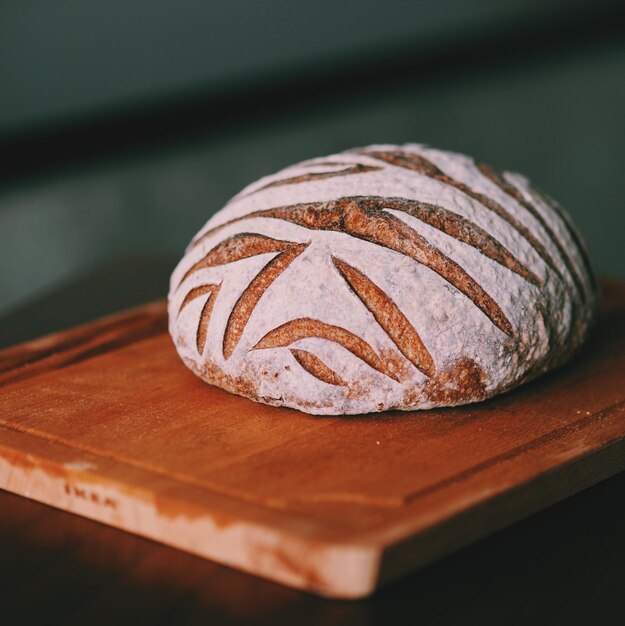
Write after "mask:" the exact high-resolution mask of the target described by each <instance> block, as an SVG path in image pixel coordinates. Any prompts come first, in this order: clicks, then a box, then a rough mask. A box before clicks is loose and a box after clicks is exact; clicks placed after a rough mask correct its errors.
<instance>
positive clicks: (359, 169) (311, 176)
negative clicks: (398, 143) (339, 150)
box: [239, 161, 381, 198]
mask: <svg viewBox="0 0 625 626" xmlns="http://www.w3.org/2000/svg"><path fill="white" fill-rule="evenodd" d="M311 165H314V166H316V167H319V166H327V167H332V166H342V167H343V168H344V169H342V170H333V171H329V172H310V173H307V174H299V175H298V176H292V177H291V178H282V179H280V180H274V181H273V182H271V183H267V184H266V185H263V186H262V187H258V189H254V190H253V191H251V192H250V193H249V194H243V195H241V196H239V198H242V197H244V196H251V195H252V194H254V193H258V192H259V191H263V190H264V189H271V188H272V187H283V186H284V185H296V184H297V183H309V182H311V181H314V180H324V179H326V178H336V177H337V176H351V175H352V174H364V173H365V172H374V171H376V170H379V169H381V168H380V167H377V166H376V165H363V164H362V163H341V162H337V161H335V162H330V163H326V162H321V163H319V162H317V163H313V164H311Z"/></svg>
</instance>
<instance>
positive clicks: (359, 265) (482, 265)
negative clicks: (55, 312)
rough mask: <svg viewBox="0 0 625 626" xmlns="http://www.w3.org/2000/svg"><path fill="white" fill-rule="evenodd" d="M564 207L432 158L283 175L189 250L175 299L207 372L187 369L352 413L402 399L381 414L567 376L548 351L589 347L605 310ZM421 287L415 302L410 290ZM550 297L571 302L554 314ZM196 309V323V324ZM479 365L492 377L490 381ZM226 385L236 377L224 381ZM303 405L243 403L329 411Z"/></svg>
mask: <svg viewBox="0 0 625 626" xmlns="http://www.w3.org/2000/svg"><path fill="white" fill-rule="evenodd" d="M300 189H301V190H302V192H301V193H300V192H299V190H300ZM359 192H360V193H359ZM458 192H460V193H458ZM551 202H552V201H550V200H549V199H546V198H544V197H542V196H541V195H539V194H538V192H535V190H534V189H532V188H531V187H529V185H528V184H527V182H526V181H525V179H523V178H522V177H519V176H515V175H511V174H506V175H505V177H504V175H500V174H498V173H497V172H495V171H493V170H492V169H491V168H489V167H488V166H486V165H482V164H476V163H475V162H474V161H472V160H470V159H467V158H466V157H463V156H462V155H453V154H451V153H443V152H440V151H434V150H428V149H424V148H423V147H421V146H372V147H369V148H364V149H357V150H350V151H347V152H345V153H342V154H340V155H335V156H332V157H327V158H324V159H313V160H311V161H307V162H305V163H301V164H299V165H296V166H293V167H292V168H287V169H286V170H285V171H284V172H282V173H279V174H276V175H274V176H272V177H269V178H268V179H263V180H261V181H259V183H257V184H254V185H251V186H249V187H248V188H246V189H245V190H243V191H242V192H241V193H240V194H238V195H237V196H235V197H234V198H233V199H232V200H231V201H230V202H229V203H228V205H227V206H226V208H225V209H224V210H223V212H222V214H223V217H221V216H217V217H216V218H214V219H212V220H210V222H209V224H208V225H207V227H206V228H205V229H203V230H201V231H200V232H199V233H198V235H197V236H196V237H195V238H194V239H193V240H192V242H191V244H190V245H189V247H188V248H187V256H186V257H185V260H184V261H183V263H181V265H180V268H179V270H177V272H176V274H175V277H176V278H175V281H174V280H173V279H172V292H171V294H170V298H175V301H176V303H177V304H176V306H177V307H178V312H177V318H180V317H182V316H181V313H182V312H183V310H185V313H184V316H186V317H185V318H184V319H185V321H183V322H182V323H183V324H184V327H185V328H187V327H188V324H189V323H195V324H197V326H195V328H196V333H195V334H196V342H195V343H196V346H195V347H196V349H197V350H196V352H197V355H198V356H199V357H200V359H199V361H198V358H197V357H196V356H192V355H190V354H188V352H185V354H186V355H187V356H186V357H185V360H186V361H187V363H188V364H189V365H190V367H192V368H194V369H195V370H196V371H197V372H198V373H199V375H200V376H202V377H203V378H206V379H207V380H211V381H212V380H218V381H231V382H228V383H227V385H229V387H227V388H233V389H235V390H236V389H239V387H237V385H240V384H243V383H245V384H246V385H247V384H248V383H250V382H251V384H252V388H258V385H261V382H259V381H261V380H262V381H264V382H262V386H263V389H265V388H267V385H269V386H270V387H271V388H272V389H280V385H281V381H282V380H283V379H285V380H292V379H291V377H292V376H294V375H295V374H294V373H295V372H297V371H299V372H300V373H299V374H298V375H299V376H300V377H301V376H303V375H304V373H305V375H304V378H306V377H307V376H308V375H310V377H312V378H311V379H310V380H314V381H315V383H314V384H321V385H327V386H328V388H330V387H331V388H333V389H334V390H335V391H333V392H331V391H328V394H331V393H334V394H339V393H344V394H345V395H344V396H342V397H341V398H342V399H341V402H345V403H346V404H345V406H349V407H351V406H356V404H357V399H358V398H359V397H369V396H370V395H371V391H372V390H373V392H374V393H373V395H375V391H376V390H375V388H376V387H380V389H386V390H387V391H386V392H384V393H387V394H389V396H388V397H390V396H391V395H393V397H394V398H395V399H394V400H393V403H392V405H390V404H388V403H389V402H390V400H387V399H384V400H383V401H382V402H376V403H373V400H371V404H369V405H366V406H369V410H380V408H379V407H381V406H384V407H387V408H388V407H389V406H395V407H399V408H402V407H409V406H415V405H418V404H419V403H425V404H426V405H428V406H433V405H441V404H442V405H447V404H457V403H461V402H462V401H463V399H464V400H465V401H470V399H471V398H473V399H474V400H476V399H480V398H483V397H486V396H487V395H488V393H490V392H488V391H487V388H488V386H489V385H491V384H493V383H492V381H493V380H496V379H497V377H499V379H500V380H501V381H509V380H513V379H514V378H515V377H516V380H528V379H530V378H531V377H533V376H535V375H537V373H539V372H541V371H545V370H547V369H549V368H550V367H552V366H553V365H552V364H553V363H557V362H558V357H554V356H553V355H552V354H551V353H550V350H551V352H553V351H554V350H555V349H556V348H555V347H556V346H563V345H565V343H566V342H567V341H568V342H569V344H570V346H569V347H567V348H566V349H562V350H561V354H562V355H563V356H561V357H560V358H565V356H566V355H567V354H570V352H571V351H572V350H573V348H574V347H575V346H576V345H579V343H580V342H581V340H582V338H583V336H584V334H585V332H586V329H587V327H588V323H589V321H590V318H591V315H592V310H593V307H594V304H595V302H596V300H595V294H594V290H593V287H592V285H593V283H592V280H593V272H592V268H591V266H590V261H589V260H588V257H587V253H586V250H585V248H584V245H583V242H582V241H581V239H580V238H579V235H578V234H577V233H576V231H575V228H574V226H573V225H572V224H571V222H570V219H569V218H568V216H567V215H566V213H564V211H563V210H562V209H559V208H558V209H556V208H554V206H553V205H552V204H551ZM239 224H241V228H240V229H238V230H244V231H245V232H236V230H237V229H236V226H237V225H239ZM280 224H283V225H284V226H280ZM233 232H234V234H232V233H233ZM324 233H328V234H327V235H325V234H324ZM336 235H340V236H345V237H346V239H341V238H340V237H339V238H337V237H336ZM359 242H360V243H359ZM370 246H373V247H370ZM376 250H380V252H376ZM265 254H266V255H270V258H269V259H268V260H266V261H263V263H262V264H261V265H249V263H252V259H255V258H257V257H259V256H261V255H265ZM394 254H395V255H399V256H398V257H396V259H393V255H394ZM389 255H390V256H389ZM369 257H371V258H372V259H373V260H374V264H373V267H371V266H370V264H369V262H368V259H369ZM187 259H188V260H187ZM381 259H384V264H385V265H384V266H381V265H380V262H381ZM580 260H581V261H580ZM237 262H241V264H240V265H239V264H237V265H236V266H234V265H232V264H234V263H237ZM223 266H228V268H229V269H228V270H227V271H226V270H223V271H221V272H220V271H217V274H214V273H213V270H214V268H220V267H223ZM411 267H414V269H410V268H411ZM394 268H398V269H401V272H403V273H402V274H401V276H402V278H401V279H400V278H399V275H398V278H397V280H395V279H394V278H393V272H394V271H395V269H394ZM419 268H427V270H429V272H428V271H426V272H423V271H419V272H418V273H416V272H417V270H419ZM287 270H288V272H287ZM204 271H207V272H208V274H206V275H205V274H204V273H203V272H204ZM409 272H415V273H414V274H410V273H409ZM317 274H318V275H319V280H320V281H321V283H320V282H318V281H317V279H316V278H315V276H316V275H317ZM205 276H208V277H209V278H210V277H211V276H217V278H216V279H214V278H210V280H209V281H208V282H207V281H206V279H205V278H204V277H205ZM243 276H245V278H243ZM309 277H310V278H312V279H313V280H312V281H311V286H310V288H309V287H308V280H309ZM201 280H203V281H204V282H205V283H206V284H204V283H202V284H200V285H199V286H197V285H198V281H201ZM406 280H408V281H409V283H403V282H402V281H406ZM410 281H415V285H419V289H418V290H416V291H414V292H406V291H405V288H404V286H403V285H404V284H405V285H406V286H407V285H408V284H410ZM508 283H509V285H510V288H509V289H508V288H507V285H508ZM187 285H188V287H187ZM438 285H440V287H439V286H438ZM222 286H223V287H222ZM220 288H221V291H222V295H219V294H220ZM402 290H403V291H402ZM178 292H180V293H179V295H178ZM185 292H186V293H185ZM339 292H340V294H339ZM547 293H548V294H554V293H558V294H560V296H558V297H562V298H564V299H563V300H562V302H561V303H560V304H559V305H558V306H556V307H555V308H554V306H553V304H548V303H547V301H546V300H545V298H546V297H547V296H546V295H545V294H547ZM276 294H281V295H280V296H276ZM390 294H392V297H391V295H390ZM409 294H410V295H409ZM201 296H204V297H206V301H205V302H204V303H203V307H202V310H201V311H200V313H199V315H198V309H197V308H194V309H193V310H192V312H188V313H187V312H186V311H187V310H188V311H191V309H187V307H188V305H189V304H190V303H191V302H193V301H194V300H196V299H198V298H200V297H201ZM548 297H549V298H553V297H555V296H553V295H549V296H548ZM280 298H282V300H280ZM327 298H330V301H328V307H329V308H326V307H325V305H324V301H325V300H326V299H327ZM350 298H355V299H354V300H352V301H350ZM407 298H408V299H407ZM410 298H412V301H411V300H410ZM333 299H336V300H337V302H338V301H340V302H341V304H340V308H338V309H337V308H336V306H334V304H333V302H332V300H333ZM306 302H308V305H306V304H305V303H306ZM419 302H422V303H423V304H419ZM430 302H431V304H430ZM443 302H445V303H446V304H445V305H443V304H442V303H443ZM261 303H262V304H261ZM439 303H440V304H439ZM450 306H451V307H452V308H453V309H455V308H457V309H458V311H455V310H451V309H446V308H445V307H450ZM257 309H258V313H257V314H256V315H254V312H255V311H257ZM214 311H218V313H215V312H214ZM309 311H310V312H309ZM211 315H213V316H215V315H217V317H216V318H215V323H214V324H213V323H212V322H211ZM554 316H555V317H554ZM285 320H286V321H285ZM452 320H453V322H452ZM465 320H466V321H465ZM554 320H555V321H554ZM463 324H467V326H466V330H463V328H464V326H463ZM528 324H529V326H528ZM259 326H260V327H261V329H262V330H261V329H259V328H258V327H259ZM530 327H531V328H530ZM528 328H530V330H529V331H528ZM211 329H214V330H211ZM248 329H249V330H248ZM172 332H174V331H172ZM176 332H178V334H179V336H181V335H180V331H176ZM185 333H187V336H188V335H189V334H190V330H189V332H187V331H185ZM210 333H215V334H214V335H210ZM532 333H534V334H532ZM209 335H210V336H211V337H212V339H211V342H210V347H209V343H208V340H207V337H209ZM259 336H260V339H259ZM316 340H321V343H319V342H318V341H316ZM297 342H302V343H301V344H300V343H297ZM178 345H179V351H180V350H184V351H186V348H185V347H184V346H186V345H188V344H187V343H179V344H178ZM239 347H240V349H239ZM283 348H284V349H286V350H277V349H283ZM515 349H517V350H519V355H518V358H517V356H516V355H515V354H514V350H515ZM342 350H346V351H347V352H348V353H350V355H353V357H356V358H355V359H353V358H352V356H346V354H347V353H346V352H342ZM467 350H468V351H467ZM484 350H488V351H489V354H490V356H489V357H488V358H490V359H493V363H497V364H496V365H492V366H489V367H490V369H488V370H485V369H484V367H483V364H484V362H483V361H482V360H481V359H482V357H481V353H482V351H484ZM262 351H265V352H264V353H263V352H262ZM447 351H450V352H447ZM261 353H263V356H262V357H261V356H260V355H261ZM285 353H286V354H289V355H290V357H292V359H294V361H293V360H291V361H286V363H285V362H284V358H285V357H284V356H280V355H281V354H282V355H284V354H285ZM253 355H258V357H255V356H253ZM222 357H223V358H222ZM290 357H289V358H290ZM523 359H527V360H526V361H524V360H523ZM294 362H295V363H297V364H298V366H299V368H295V369H294V370H293V373H291V366H292V365H293V363H294ZM203 363H205V364H206V365H205V366H204V365H202V364H203ZM260 363H264V364H265V366H264V367H263V368H262V369H258V368H259V367H260V366H258V365H257V364H260ZM278 363H283V364H284V372H287V373H284V372H283V373H280V371H279V370H276V369H275V367H276V366H277V364H278ZM459 363H470V364H472V365H471V368H469V369H467V368H466V367H459V366H458V364H459ZM287 365H288V366H287ZM300 368H301V369H300ZM367 368H369V369H367ZM515 368H516V369H515ZM257 369H258V371H256V370H257ZM219 370H223V371H224V372H226V371H227V372H229V374H228V376H230V378H228V377H226V378H223V377H222V378H218V379H215V377H214V374H213V373H212V372H218V371H219ZM517 370H518V371H522V372H523V374H522V375H521V374H518V373H517ZM499 371H501V372H502V373H501V374H499V373H498V372H499ZM253 372H256V374H255V375H254V374H253ZM270 372H273V374H270ZM368 372H369V373H368ZM380 374H382V375H383V377H380ZM415 376H417V378H415ZM418 376H421V378H418ZM506 377H507V378H506ZM239 380H240V381H243V382H241V383H239V382H236V381H239ZM269 380H271V384H269ZM293 380H295V379H293ZM383 380H386V381H388V382H387V383H383V382H382V381H383ZM410 381H412V383H410ZM424 381H425V382H424ZM476 381H477V382H476ZM478 383H479V384H478ZM217 384H220V385H221V386H224V384H222V383H221V382H217ZM289 384H291V383H289ZM306 384H308V385H310V384H312V383H306ZM410 384H413V385H414V384H417V386H416V387H414V386H413V387H410ZM501 384H505V385H508V384H509V382H502V383H501ZM389 385H390V387H389ZM393 385H397V386H401V388H402V389H403V391H399V389H398V388H394V387H393ZM245 389H249V387H245ZM341 389H346V391H340V390H341ZM393 389H397V391H393ZM290 393H291V395H288V394H287V395H286V396H284V397H283V395H282V393H281V392H279V391H271V392H268V393H266V392H264V391H263V392H260V391H258V392H255V393H252V392H251V391H246V392H245V394H246V395H250V394H251V395H250V397H253V398H254V399H262V401H267V402H269V401H270V400H271V402H270V403H278V404H282V403H285V404H290V405H291V406H297V407H298V408H302V407H303V408H304V410H308V408H310V407H312V406H316V407H317V409H319V410H320V409H321V407H322V406H323V408H328V407H330V408H332V407H333V406H334V405H332V404H331V403H330V404H328V401H325V402H323V403H322V402H320V403H319V404H316V405H314V404H310V403H309V404H307V405H303V404H301V403H300V402H299V401H297V400H293V398H294V397H295V398H296V397H297V394H296V395H295V396H293V395H292V393H293V392H292V391H291V392H290ZM402 393H403V395H401V394H402ZM373 395H371V398H373ZM335 397H338V396H335ZM428 398H429V400H428ZM274 399H275V400H274ZM428 402H429V403H430V404H427V403H428ZM362 406H365V405H362ZM307 407H308V408H307ZM334 408H336V410H337V412H338V411H339V409H338V408H337V407H334ZM317 409H316V410H315V411H311V412H317ZM344 410H346V411H347V412H354V411H353V410H352V409H351V408H348V409H344ZM332 412H333V411H332Z"/></svg>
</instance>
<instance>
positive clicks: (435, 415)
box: [0, 281, 625, 598]
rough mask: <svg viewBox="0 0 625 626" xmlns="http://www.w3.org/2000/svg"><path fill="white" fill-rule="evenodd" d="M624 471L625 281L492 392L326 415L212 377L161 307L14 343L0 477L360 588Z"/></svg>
mask: <svg viewBox="0 0 625 626" xmlns="http://www.w3.org/2000/svg"><path fill="white" fill-rule="evenodd" d="M623 469H625V284H624V283H619V282H616V281H604V282H603V305H602V309H601V314H600V317H599V323H598V324H597V326H596V328H595V330H594V333H593V335H592V337H591V340H590V341H589V343H588V345H587V347H586V348H585V350H584V352H583V353H582V354H580V355H579V356H578V357H577V358H576V360H575V361H574V362H573V363H571V364H570V365H569V366H567V367H565V368H563V369H561V370H559V371H557V372H555V373H553V374H550V375H548V376H546V377H544V378H542V379H540V380H538V381H535V382H534V383H531V384H529V385H527V386H525V387H523V388H521V389H519V390H517V391H515V392H512V393H508V394H506V395H504V396H501V397H499V398H495V399H493V400H491V401H488V402H484V403H481V404H477V405H473V406H468V407H463V408H457V409H443V410H436V411H424V412H413V413H400V412H397V413H388V414H376V415H365V416H359V417H347V418H345V417H344V418H337V417H321V418H320V417H312V416H309V415H305V414H303V413H299V412H297V411H293V410H290V409H277V408H272V407H268V406H264V405H260V404H255V403H253V402H251V401H249V400H245V399H243V398H239V397H235V396H233V395H230V394H228V393H226V392H223V391H220V390H218V389H215V388H213V387H210V386H208V385H206V384H204V383H203V382H201V381H200V380H199V379H197V378H196V377H195V376H194V375H193V374H191V373H190V372H188V371H187V370H186V368H185V367H184V366H183V365H182V363H181V362H180V361H179V359H178V357H177V355H176V353H175V351H174V348H173V346H172V344H171V342H170V340H169V337H168V335H167V332H166V314H165V306H164V304H163V303H156V304H151V305H147V306H144V307H142V308H139V309H135V310H133V311H130V312H127V313H122V314H120V315H117V316H113V317H109V318H106V319H103V320H99V321H97V322H94V323H92V324H89V325H87V326H83V327H81V328H77V329H74V330H70V331H68V332H64V333H59V334H56V335H52V336H50V337H46V338H44V339H40V340H37V341H33V342H30V343H27V344H24V345H21V346H18V347H15V348H11V349H9V350H5V351H4V352H0V487H3V488H5V489H8V490H9V491H13V492H15V493H18V494H22V495H24V496H27V497H29V498H34V499H36V500H39V501H41V502H45V503H47V504H51V505H53V506H56V507H59V508H62V509H65V510H68V511H72V512H74V513H78V514H80V515H84V516H86V517H90V518H92V519H96V520H100V521H102V522H104V523H107V524H111V525H113V526H117V527H119V528H123V529H125V530H128V531H130V532H133V533H137V534H140V535H144V536H146V537H151V538H153V539H156V540H158V541H162V542H164V543H167V544H169V545H172V546H177V547H179V548H181V549H183V550H187V551H189V552H193V553H195V554H198V555H201V556H204V557H208V558H211V559H215V560H217V561H220V562H222V563H225V564H228V565H231V566H233V567H237V568H240V569H243V570H246V571H248V572H251V573H254V574H258V575H260V576H265V577H267V578H270V579H273V580H276V581H279V582H281V583H285V584H287V585H291V586H293V587H299V588H301V589H306V590H309V591H313V592H316V593H320V594H324V595H328V596H335V597H342V598H356V597H361V596H364V595H367V594H369V593H371V592H372V591H373V590H374V589H375V588H376V587H377V586H378V585H380V584H383V583H386V582H388V581H390V580H392V579H394V578H397V577H398V576H401V575H402V574H404V573H406V572H408V571H410V570H412V569H414V568H416V567H418V566H420V565H423V564H425V563H427V562H429V561H431V560H433V559H435V558H436V557H439V556H441V555H442V554H445V553H447V552H449V551H451V550H453V549H455V548H457V547H459V546H462V545H464V544H466V543H468V542H470V541H473V540H475V539H477V538H478V537H481V536H483V535H485V534H486V533H490V532H492V531H494V530H496V529H498V528H501V527H503V526H504V525H507V524H510V523H512V522H514V521H515V520H519V519H521V518H522V517H525V516H527V515H529V514H530V513H532V512H533V511H537V510H539V509H541V508H544V507H546V506H548V505H550V504H552V503H554V502H556V501H557V500H559V499H561V498H564V497H566V496H568V495H570V494H573V493H575V492H577V491H580V490H581V489H584V488H585V487H588V486H589V485H592V484H593V483H596V482H598V481H600V480H602V479H604V478H606V477H608V476H610V475H612V474H614V473H616V472H618V471H620V470H623Z"/></svg>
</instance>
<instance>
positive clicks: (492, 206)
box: [361, 150, 562, 278]
mask: <svg viewBox="0 0 625 626" xmlns="http://www.w3.org/2000/svg"><path fill="white" fill-rule="evenodd" d="M361 153H362V154H366V155H367V156H370V157H372V158H374V159H378V160H380V161H384V162H386V163H388V164H389V165H394V166H396V167H403V168H404V169H409V170H412V171H413V172H417V173H418V174H421V175H422V176H427V177H428V178H432V179H434V180H438V181H439V182H441V183H444V184H446V185H449V186H450V187H454V188H455V189H458V191H461V192H463V193H464V194H465V195H467V196H469V198H472V199H473V200H477V202H479V203H480V204H481V205H482V206H484V207H486V208H487V209H488V210H489V211H492V212H493V213H495V215H497V216H498V217H500V218H501V219H503V220H504V221H505V222H507V223H508V224H509V225H510V226H511V227H512V228H514V230H516V231H517V232H518V233H519V234H520V235H521V236H522V237H523V238H524V239H525V240H526V241H527V242H528V243H529V244H530V245H531V246H532V248H534V250H535V251H536V253H537V254H538V256H540V258H541V259H542V260H543V261H544V262H545V264H546V265H547V266H548V267H549V268H551V269H552V270H553V271H554V272H555V273H556V274H557V275H558V276H559V277H560V278H562V274H561V272H560V270H559V269H558V267H557V265H556V263H555V261H554V260H553V258H552V257H551V255H550V254H549V253H548V252H547V250H546V249H545V247H544V246H543V244H542V243H540V241H539V240H538V238H537V237H536V236H535V235H534V234H533V233H532V232H531V231H530V230H529V229H528V228H527V227H526V226H524V225H523V224H522V223H521V222H519V221H518V220H517V219H515V218H514V217H513V216H512V215H511V214H510V213H509V212H508V211H506V209H505V208H504V207H503V206H502V205H501V204H499V203H498V202H497V201H496V200H494V199H493V198H491V197H489V196H487V195H486V194H483V193H480V192H477V191H475V190H474V189H472V188H471V187H469V186H468V185H466V184H464V183H461V182H460V181H458V180H456V179H455V178H452V177H451V176H448V175H447V174H445V173H444V172H443V171H442V170H440V169H439V168H438V167H436V165H434V163H432V162H431V161H429V160H428V159H426V158H425V157H422V156H420V155H418V154H414V153H411V152H406V151H402V150H395V151H388V152H385V151H376V150H372V151H368V150H363V151H362V152H361ZM478 167H479V166H478Z"/></svg>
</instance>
